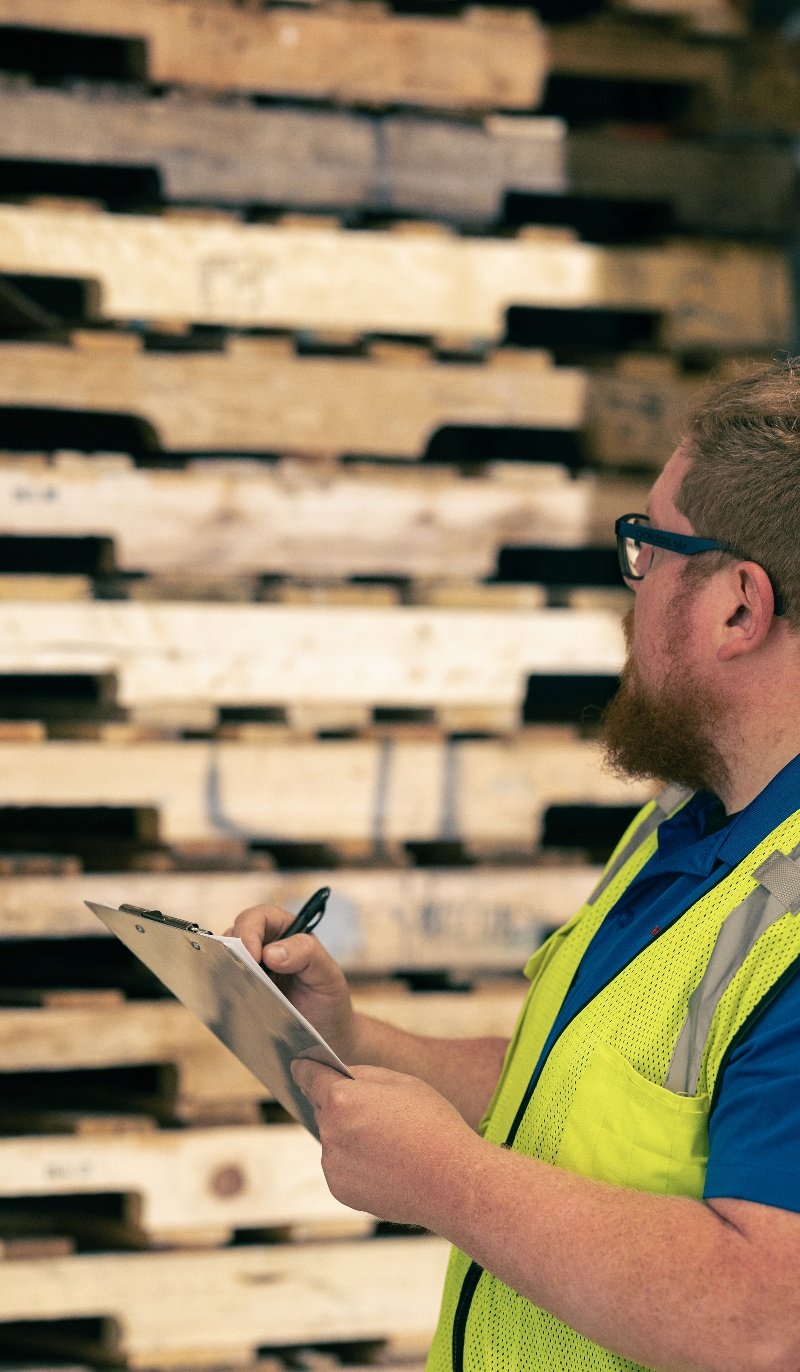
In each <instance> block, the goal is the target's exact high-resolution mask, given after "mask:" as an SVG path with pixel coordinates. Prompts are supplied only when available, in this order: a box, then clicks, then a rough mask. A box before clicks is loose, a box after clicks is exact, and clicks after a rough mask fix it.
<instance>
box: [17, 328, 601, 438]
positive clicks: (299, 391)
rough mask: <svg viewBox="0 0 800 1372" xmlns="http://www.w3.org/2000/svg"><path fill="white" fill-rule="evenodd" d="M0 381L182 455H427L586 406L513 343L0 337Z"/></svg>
mask: <svg viewBox="0 0 800 1372" xmlns="http://www.w3.org/2000/svg"><path fill="white" fill-rule="evenodd" d="M131 345H133V346H131ZM0 378H1V379H0V404H6V405H33V406H48V407H56V408H63V409H66V410H68V411H74V410H86V411H89V412H95V413H98V412H99V413H103V412H105V413H108V412H111V413H119V412H122V413H127V414H130V415H132V416H135V417H137V418H140V419H141V420H142V422H143V424H144V425H145V426H146V427H147V429H148V430H150V431H152V432H153V434H154V435H155V439H156V443H157V444H158V446H159V447H161V448H162V449H165V450H167V451H176V450H177V451H183V452H186V451H188V452H198V451H199V452H203V451H205V452H212V453H213V452H215V451H222V452H225V451H234V452H238V453H243V452H258V453H261V452H273V453H296V454H302V455H303V456H314V455H320V456H327V455H329V454H339V453H347V454H350V455H353V454H357V455H363V456H370V457H376V456H377V457H404V458H418V457H421V456H422V455H423V454H424V452H425V448H426V446H427V444H428V442H429V441H430V439H431V438H432V437H433V435H434V434H435V433H436V431H437V430H438V429H440V428H441V427H443V426H445V425H477V426H480V425H484V426H491V425H493V424H494V425H504V426H524V427H529V428H540V429H567V430H572V429H579V428H580V426H581V423H582V420H583V416H584V414H585V411H586V405H587V399H586V395H587V377H586V373H585V372H583V371H582V370H579V369H578V368H574V367H555V366H553V365H552V363H551V362H550V360H549V358H548V357H547V355H546V354H543V353H540V352H535V351H530V352H527V353H526V352H522V351H517V350H512V349H508V350H504V351H503V352H502V353H498V354H496V355H495V357H494V358H492V359H490V362H489V364H488V365H486V364H483V363H479V362H477V363H474V364H465V363H453V362H440V361H436V360H435V359H434V358H432V357H430V356H427V357H426V358H425V359H424V360H423V359H421V358H420V357H419V354H418V353H417V352H416V350H413V349H410V348H409V349H407V350H406V349H403V348H399V349H397V350H396V351H395V352H394V353H393V354H392V356H391V357H390V358H386V359H383V358H381V357H370V358H363V359H362V358H335V357H324V356H316V357H315V356H296V355H295V354H294V353H293V352H292V350H291V349H290V348H289V347H288V346H287V347H286V348H282V347H280V346H278V347H277V348H276V347H275V345H274V343H273V342H272V341H262V340H259V339H248V338H243V339H238V340H236V339H232V340H230V341H229V342H228V345H227V347H226V349H225V351H224V352H221V353H208V352H194V353H192V352H185V353H183V352H181V353H171V352H161V353H159V352H149V351H147V352H145V351H140V350H139V349H138V347H137V346H136V340H135V339H133V338H126V337H124V336H123V337H122V338H121V339H119V340H115V339H114V337H113V335H102V334H101V335H92V334H88V333H85V334H81V335H79V336H78V337H77V340H76V343H75V345H73V346H71V347H59V346H54V345H51V344H45V343H28V344H15V343H9V344H5V345H3V344H0Z"/></svg>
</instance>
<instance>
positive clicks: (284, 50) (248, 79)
mask: <svg viewBox="0 0 800 1372" xmlns="http://www.w3.org/2000/svg"><path fill="white" fill-rule="evenodd" d="M0 24H7V25H12V26H14V27H15V28H36V29H50V30H52V31H55V32H60V33H79V34H82V35H88V34H96V35H98V36H102V37H105V38H110V37H115V38H118V39H121V40H125V41H127V42H130V41H131V40H138V42H139V43H144V44H145V48H146V56H145V62H146V71H147V76H148V77H149V80H150V82H151V83H153V84H154V85H188V86H191V87H204V88H205V89H208V90H216V91H254V92H261V93H264V94H269V95H272V96H296V97H301V98H303V99H313V100H331V101H337V102H341V103H343V104H348V103H352V104H367V105H372V104H377V105H386V104H390V105H393V104H410V105H431V106H433V107H438V108H445V109H447V108H465V109H487V108H489V109H492V108H497V107H499V108H505V109H530V108H531V107H535V106H536V105H537V104H538V103H539V99H540V96H541V93H542V89H543V84H544V79H545V75H546V71H547V58H546V45H545V36H544V31H543V30H542V28H541V26H540V25H539V24H538V23H537V22H536V20H535V18H534V17H533V16H532V15H530V14H520V13H519V12H513V11H512V12H506V11H503V10H500V11H491V10H490V11H480V10H476V11H474V12H473V13H472V14H469V15H467V16H465V17H456V18H454V19H453V18H444V19H440V18H432V17H430V16H419V17H416V16H408V15H405V16H401V15H393V14H391V13H389V12H385V11H382V10H381V9H380V8H376V7H372V6H369V5H361V4H355V5H347V4H345V5H342V6H341V7H340V6H337V7H336V8H327V7H324V8H323V7H320V9H318V10H316V11H313V10H302V9H298V8H296V7H294V8H290V7H288V6H280V5H276V6H270V7H269V8H265V9H252V8H248V9H240V8H238V7H234V6H232V5H230V4H225V3H210V2H209V0H173V3H171V4H163V3H161V0H73V3H72V4H70V5H69V6H65V5H63V4H62V3H61V0H0ZM365 51H368V52H369V61H368V62H367V61H365V60H364V53H365Z"/></svg>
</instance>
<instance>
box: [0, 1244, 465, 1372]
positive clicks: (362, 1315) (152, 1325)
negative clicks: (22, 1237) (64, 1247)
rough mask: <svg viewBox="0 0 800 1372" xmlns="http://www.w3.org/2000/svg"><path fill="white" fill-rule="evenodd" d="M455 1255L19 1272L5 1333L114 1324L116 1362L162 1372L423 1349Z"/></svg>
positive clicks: (110, 1352)
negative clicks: (287, 1351) (258, 1358)
mask: <svg viewBox="0 0 800 1372" xmlns="http://www.w3.org/2000/svg"><path fill="white" fill-rule="evenodd" d="M447 1252H448V1250H447V1244H446V1243H444V1242H443V1241H442V1240H440V1239H435V1238H431V1237H407V1238H382V1239H380V1240H377V1241H375V1242H374V1243H364V1242H363V1241H353V1242H349V1243H341V1242H340V1243H315V1244H313V1245H309V1246H307V1245H304V1244H273V1245H268V1246H260V1245H257V1246H253V1247H241V1248H231V1249H227V1250H223V1251H221V1252H218V1253H208V1252H199V1253H163V1254H159V1253H135V1254H102V1255H88V1254H87V1255H85V1256H79V1257H72V1258H62V1259H43V1260H40V1261H38V1262H24V1261H23V1262H14V1263H9V1264H7V1265H4V1271H3V1282H2V1285H1V1286H0V1324H2V1323H5V1322H7V1321H13V1320H21V1319H22V1320H40V1321H46V1320H61V1319H80V1318H89V1317H95V1318H96V1317H98V1316H100V1317H105V1318H107V1319H108V1320H110V1321H113V1333H112V1330H111V1329H109V1330H108V1339H109V1343H107V1344H106V1350H105V1351H106V1355H107V1357H108V1359H109V1360H113V1361H115V1362H118V1361H121V1362H122V1363H123V1364H124V1365H125V1366H127V1367H136V1368H153V1369H155V1368H159V1369H161V1368H168V1367H178V1366H183V1367H186V1366H196V1367H203V1366H217V1367H219V1366H220V1365H221V1364H225V1363H228V1364H235V1363H237V1362H249V1361H250V1355H251V1354H252V1353H253V1352H254V1351H255V1349H257V1348H266V1347H281V1346H286V1345H291V1344H307V1343H314V1342H324V1343H326V1344H328V1343H332V1342H338V1341H354V1340H371V1339H382V1338H390V1337H391V1336H392V1335H397V1336H398V1337H399V1338H401V1339H402V1340H404V1341H406V1340H413V1339H417V1340H419V1341H420V1342H422V1341H424V1340H427V1339H429V1338H430V1336H431V1335H432V1333H433V1330H434V1327H435V1324H436V1318H437V1315H438V1309H439V1301H440V1294H441V1286H442V1281H443V1278H444V1270H445V1265H446V1262H447ZM67 1343H68V1336H67V1335H64V1336H63V1345H67ZM63 1345H62V1346H63ZM109 1345H110V1346H109Z"/></svg>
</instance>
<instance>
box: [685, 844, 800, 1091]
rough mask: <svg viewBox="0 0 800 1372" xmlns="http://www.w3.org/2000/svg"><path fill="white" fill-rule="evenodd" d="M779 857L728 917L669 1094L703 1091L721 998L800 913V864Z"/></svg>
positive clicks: (690, 1012) (692, 1002) (690, 1013)
mask: <svg viewBox="0 0 800 1372" xmlns="http://www.w3.org/2000/svg"><path fill="white" fill-rule="evenodd" d="M795 853H800V845H798V847H797V848H795V849H794V850H793V853H792V855H791V856H787V855H786V853H773V854H772V856H771V857H769V858H767V860H766V862H764V863H762V864H761V866H760V867H759V868H758V869H757V870H756V871H755V872H754V873H753V876H754V877H755V879H756V881H757V882H758V883H759V885H758V886H756V888H755V890H754V891H751V892H750V895H749V896H746V897H745V899H744V900H743V901H742V902H741V904H740V905H737V906H736V907H735V909H733V910H732V911H731V913H730V914H729V915H728V917H727V919H726V920H725V923H724V924H723V926H722V928H721V929H720V931H719V935H718V937H717V941H716V943H715V944H714V947H713V949H712V952H711V957H710V958H709V960H708V964H707V966H706V970H705V972H704V973H703V976H702V978H701V979H700V981H699V982H698V984H697V986H696V987H695V989H694V991H693V992H692V994H691V995H690V997H689V1005H688V1009H687V1015H686V1019H685V1021H684V1024H683V1028H682V1029H681V1032H680V1034H679V1035H678V1041H677V1043H676V1045H675V1052H674V1053H673V1055H672V1061H671V1062H670V1065H669V1070H668V1071H667V1075H666V1077H665V1079H664V1086H665V1087H666V1089H667V1090H668V1091H675V1092H677V1093H678V1094H679V1095H685V1096H693V1095H694V1094H695V1092H696V1091H697V1081H698V1078H699V1076H700V1066H701V1063H702V1061H703V1053H704V1052H705V1046H706V1040H707V1038H708V1032H709V1030H710V1028H711V1021H712V1019H713V1018H714V1014H715V1012H716V1009H717V1006H718V1005H719V1002H720V1000H721V999H722V997H723V995H724V994H725V992H726V991H727V989H728V987H729V986H730V984H731V982H732V981H733V978H734V977H735V976H736V973H737V972H738V971H739V968H740V967H741V966H742V964H743V962H744V960H745V958H746V957H747V955H748V953H749V952H750V950H751V948H753V946H754V945H755V943H756V942H757V941H758V939H760V937H761V935H762V934H763V933H765V932H766V930H767V929H768V928H769V927H770V925H771V924H774V923H775V921H776V920H777V919H781V918H782V917H783V916H784V915H786V914H796V913H798V912H800V862H796V861H795V860H794V854H795Z"/></svg>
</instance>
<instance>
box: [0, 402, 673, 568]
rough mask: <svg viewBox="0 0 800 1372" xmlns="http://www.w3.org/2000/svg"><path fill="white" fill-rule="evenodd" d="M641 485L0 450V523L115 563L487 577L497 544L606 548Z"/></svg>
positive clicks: (547, 468) (532, 475) (506, 473)
mask: <svg viewBox="0 0 800 1372" xmlns="http://www.w3.org/2000/svg"><path fill="white" fill-rule="evenodd" d="M620 427H621V426H620ZM648 484H649V483H647V482H645V481H642V480H641V479H638V480H637V479H634V478H630V477H629V478H611V477H605V478H604V477H602V476H598V475H595V474H593V473H588V472H586V473H583V474H582V475H580V476H575V477H573V476H570V474H569V473H568V472H567V470H566V469H565V468H563V467H559V466H556V465H554V464H541V465H540V464H538V463H537V464H536V465H531V466H527V465H522V464H520V465H519V466H511V465H509V466H504V465H502V464H495V465H493V466H491V467H489V468H488V469H487V470H486V471H485V472H484V473H483V474H481V475H480V476H470V477H468V478H464V477H462V476H460V475H459V474H458V473H457V472H451V471H449V470H448V469H446V468H432V467H427V466H426V467H412V468H411V469H409V470H398V469H396V468H380V467H377V466H376V467H372V468H370V467H366V466H364V467H360V468H355V467H354V466H352V465H348V466H346V467H344V466H343V467H336V468H333V469H332V470H331V469H325V470H320V469H319V468H318V467H317V466H316V465H315V464H313V463H308V462H302V461H300V460H294V461H293V460H291V459H288V460H284V461H282V462H280V463H276V464H275V465H270V466H266V465H264V464H263V463H256V462H250V463H248V462H244V461H241V462H233V461H229V462H225V461H214V460H213V459H209V460H207V461H196V462H192V463H190V464H188V465H187V467H186V468H185V469H183V470H167V471H157V470H153V469H150V468H138V469H137V468H136V467H135V466H134V465H133V463H131V462H130V461H126V459H125V458H124V457H122V456H120V457H119V458H108V459H106V460H103V459H101V458H100V457H98V456H91V457H86V458H83V457H79V456H77V455H75V456H74V457H67V456H65V457H64V458H62V459H60V460H59V459H56V460H55V461H53V462H48V461H46V460H45V459H41V460H40V461H38V462H37V461H34V460H31V459H25V458H22V459H20V458H19V457H14V456H13V455H11V454H8V455H0V530H1V531H2V533H4V534H12V535H20V534H23V535H28V536H30V535H37V536H38V537H43V536H45V537H51V536H56V537H76V536H77V537H87V536H90V535H91V536H94V537H100V538H111V539H113V542H114V562H115V565H116V566H117V567H118V568H119V569H120V570H121V571H126V572H149V573H158V574H162V575H163V574H172V575H176V574H182V575H183V576H186V577H189V578H191V577H193V576H194V577H196V576H197V574H198V567H204V568H209V569H211V568H213V570H214V574H215V575H219V576H220V577H222V576H225V577H230V576H241V575H244V574H247V573H258V574H263V573H265V572H270V571H271V572H277V573H278V574H279V575H281V576H292V577H298V578H309V577H326V578H328V577H352V576H386V577H392V576H394V577H404V578H405V577H410V578H421V577H436V576H439V577H441V576H448V577H464V578H476V577H484V576H489V575H491V574H492V573H493V572H494V570H495V568H496V565H497V556H498V551H499V549H500V548H501V547H510V546H514V545H515V544H520V543H521V544H524V545H531V546H537V547H568V548H578V547H583V546H586V545H587V544H588V545H591V546H605V545H610V544H611V542H612V538H613V525H614V519H615V517H616V516H617V515H618V514H620V513H621V512H623V511H625V510H639V509H642V508H643V504H644V501H645V500H646V498H647V489H648Z"/></svg>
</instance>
